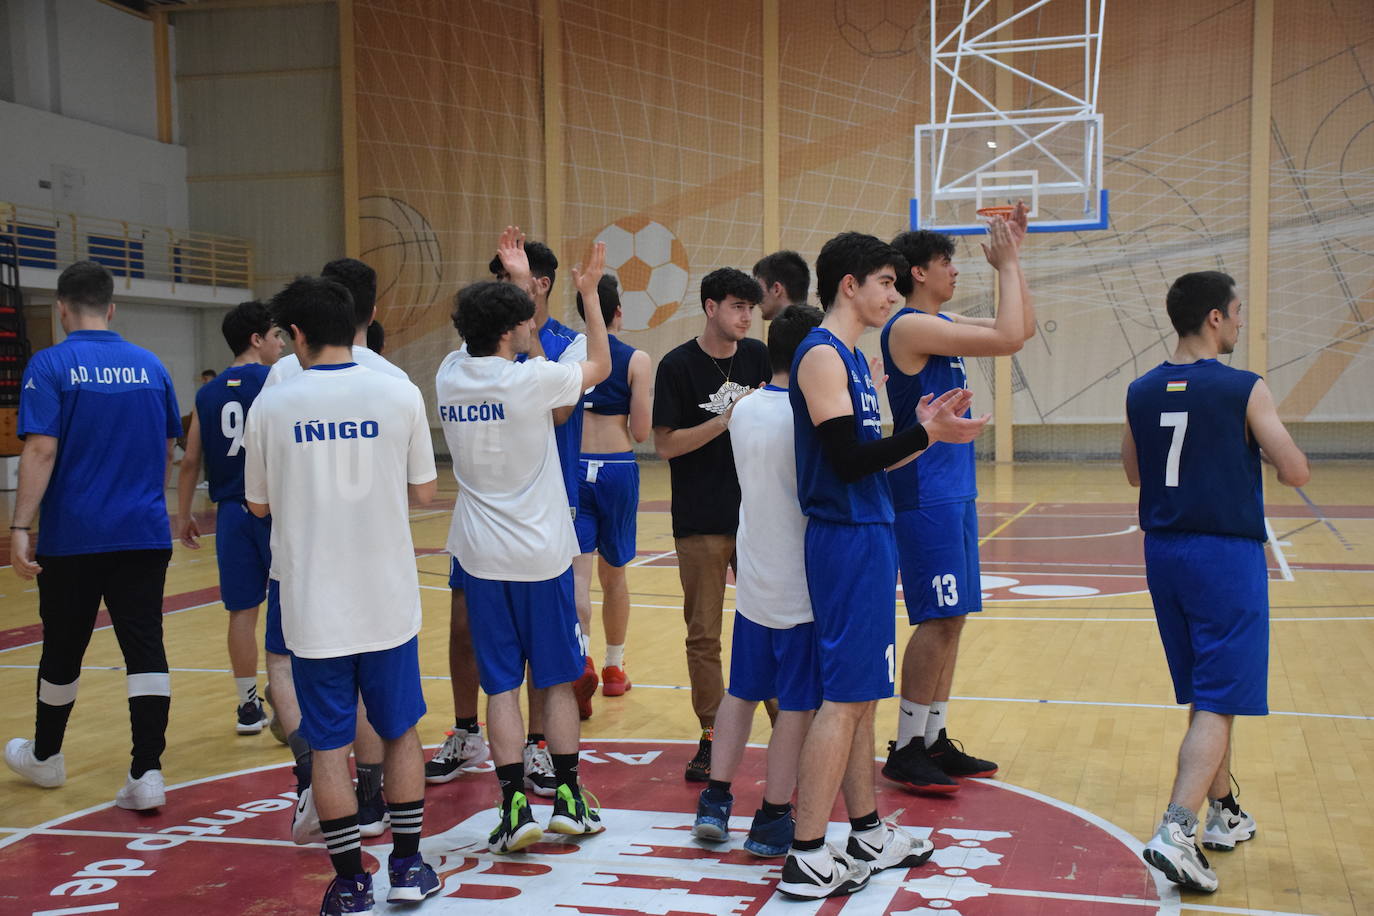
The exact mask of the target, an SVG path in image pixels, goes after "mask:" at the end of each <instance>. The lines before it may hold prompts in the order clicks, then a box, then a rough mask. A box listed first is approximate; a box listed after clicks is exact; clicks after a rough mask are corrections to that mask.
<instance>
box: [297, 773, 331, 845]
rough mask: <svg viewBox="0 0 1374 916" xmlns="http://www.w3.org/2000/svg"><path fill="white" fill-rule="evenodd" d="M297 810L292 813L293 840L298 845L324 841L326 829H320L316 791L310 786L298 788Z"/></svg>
mask: <svg viewBox="0 0 1374 916" xmlns="http://www.w3.org/2000/svg"><path fill="white" fill-rule="evenodd" d="M297 792H298V793H299V794H298V796H297V798H296V810H295V812H294V813H293V814H292V815H291V840H292V842H294V843H295V844H296V845H297V846H308V845H309V844H311V843H323V842H324V831H323V830H321V829H320V813H319V812H318V811H316V810H315V793H313V792H311V791H310V787H309V786H306V787H305V788H303V789H298V790H297Z"/></svg>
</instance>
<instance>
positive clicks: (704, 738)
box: [683, 727, 716, 782]
mask: <svg viewBox="0 0 1374 916" xmlns="http://www.w3.org/2000/svg"><path fill="white" fill-rule="evenodd" d="M715 731H716V730H715V729H714V728H709V727H708V728H703V729H702V730H701V740H700V741H698V742H697V754H696V756H695V757H693V758H692V759H691V760H689V761H688V762H687V772H686V773H684V774H683V776H684V778H685V779H686V780H687V781H688V782H708V781H709V780H710V779H711V739H712V738H713V737H714V736H715Z"/></svg>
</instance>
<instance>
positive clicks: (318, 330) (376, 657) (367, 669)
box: [244, 277, 440, 916]
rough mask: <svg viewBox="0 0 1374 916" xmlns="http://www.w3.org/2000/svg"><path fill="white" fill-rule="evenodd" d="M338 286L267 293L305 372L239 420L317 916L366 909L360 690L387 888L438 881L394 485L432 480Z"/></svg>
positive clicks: (430, 459) (409, 575)
mask: <svg viewBox="0 0 1374 916" xmlns="http://www.w3.org/2000/svg"><path fill="white" fill-rule="evenodd" d="M351 305H352V301H351V297H350V295H349V294H348V291H347V290H346V289H344V288H343V287H342V286H341V285H340V284H338V283H335V282H333V281H330V280H326V279H323V278H310V277H307V278H301V279H298V280H296V281H295V282H293V283H291V284H290V285H289V286H287V287H286V288H285V289H284V290H283V291H282V292H280V293H278V294H277V296H276V297H275V298H274V299H273V300H272V311H273V316H274V318H275V321H276V323H277V324H278V326H280V327H286V328H289V329H290V331H291V336H292V338H293V339H294V340H295V341H296V345H297V353H298V356H299V358H300V362H301V364H302V366H304V367H305V368H304V371H303V372H302V373H301V375H300V376H298V377H296V378H294V379H292V380H290V381H289V382H287V383H285V384H281V385H277V386H274V387H272V388H269V389H266V390H264V391H263V393H262V394H261V395H259V396H258V399H257V400H256V401H255V402H254V404H253V409H252V410H251V411H250V412H249V415H248V422H247V426H246V428H245V431H244V448H245V452H246V456H245V461H244V498H245V500H246V502H247V503H248V508H249V509H250V511H252V512H253V514H254V515H257V516H259V517H265V516H266V515H267V514H268V513H269V512H271V513H272V514H273V516H274V517H273V525H272V577H273V578H274V579H275V580H276V581H277V582H279V583H280V601H281V625H282V635H283V637H284V639H285V642H286V646H287V648H289V650H290V651H291V653H292V657H291V666H292V669H293V675H294V684H295V690H296V698H297V701H298V702H299V704H300V707H301V724H300V729H301V733H302V734H303V735H304V736H305V738H306V740H307V741H308V742H309V744H310V747H311V749H312V754H313V769H314V774H313V775H314V780H313V783H312V786H311V793H312V794H313V796H314V802H315V807H316V810H317V811H318V812H319V818H320V828H321V831H322V833H323V834H324V839H325V843H326V845H327V846H328V848H329V853H330V859H331V861H332V863H333V865H334V870H335V872H336V874H337V877H336V878H335V880H334V881H333V882H332V883H331V884H330V886H329V890H328V891H327V892H326V894H325V899H324V903H323V904H322V906H321V910H320V912H321V913H322V914H326V916H329V914H334V913H358V912H367V911H369V910H370V909H371V903H372V886H371V885H372V880H371V877H370V876H369V875H368V874H367V872H366V871H365V869H364V868H363V861H362V851H361V845H360V844H361V836H360V832H359V824H358V800H357V797H356V795H355V794H354V791H353V784H352V780H351V778H350V776H349V772H348V755H349V751H350V749H351V746H352V744H353V740H354V735H355V733H356V730H357V721H356V719H357V710H358V702H357V700H358V697H359V695H361V696H362V697H363V699H364V700H365V701H366V703H367V716H368V718H369V719H370V720H371V722H372V725H373V727H374V728H375V729H376V732H377V734H378V735H379V736H380V737H381V739H382V742H383V749H384V753H383V761H384V766H385V768H386V782H387V787H388V791H389V793H390V795H391V796H392V798H391V801H390V802H389V809H390V815H391V827H392V839H393V843H392V852H391V856H390V858H389V860H388V873H389V879H390V890H389V892H388V894H387V899H388V900H390V901H400V900H409V901H414V900H422V899H424V898H425V897H427V896H430V895H431V894H434V893H437V892H438V890H439V887H440V883H439V880H438V878H437V877H436V876H435V873H434V870H433V869H432V868H431V867H430V866H428V865H427V864H425V862H424V860H423V859H421V857H420V854H419V843H420V830H421V823H422V820H423V812H424V758H423V755H422V753H421V749H420V740H419V738H418V737H417V736H416V733H415V724H416V723H417V722H418V721H419V720H420V717H421V716H423V715H424V713H425V702H424V695H423V693H422V691H421V688H420V665H419V653H418V648H417V638H416V637H417V634H418V633H419V630H420V619H421V614H420V593H419V580H418V574H417V571H416V568H415V552H414V544H413V542H412V540H411V534H410V510H409V503H408V500H407V493H409V495H410V496H412V497H414V498H415V499H416V501H417V502H419V503H421V504H425V503H428V502H429V500H430V499H432V498H433V496H434V491H435V487H436V483H435V477H436V475H435V470H434V451H433V448H432V446H431V444H430V434H429V422H428V419H427V417H426V415H425V404H424V398H423V397H422V396H421V395H420V391H419V389H418V388H416V387H415V386H414V385H412V384H410V383H409V382H407V381H404V380H401V379H396V378H391V377H389V376H386V375H383V374H382V373H380V372H375V371H373V370H370V369H366V368H363V367H362V366H359V365H358V364H357V363H354V362H353V361H352V360H351V358H350V355H351V354H350V351H349V343H350V342H351V340H352V337H353V331H354V323H353V321H352V313H351V309H350V306H351Z"/></svg>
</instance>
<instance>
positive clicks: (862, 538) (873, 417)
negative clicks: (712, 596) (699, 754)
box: [789, 328, 897, 703]
mask: <svg viewBox="0 0 1374 916" xmlns="http://www.w3.org/2000/svg"><path fill="white" fill-rule="evenodd" d="M815 347H831V348H833V349H834V350H835V352H837V353H838V354H839V355H840V358H841V359H842V360H843V361H844V365H845V369H846V370H847V372H848V375H849V398H850V402H851V403H852V405H853V407H854V425H855V432H856V434H857V438H858V440H859V441H861V442H866V441H873V440H877V439H881V438H882V417H881V416H880V415H879V413H878V392H877V390H876V389H875V388H874V387H873V379H872V378H871V377H870V376H869V372H868V362H867V360H866V359H865V358H864V355H863V353H862V352H861V351H860V350H858V349H854V350H850V349H849V348H848V347H846V346H845V345H844V343H843V342H842V341H841V340H840V339H839V338H837V337H836V336H835V335H834V334H832V333H831V332H830V331H829V330H828V329H826V328H813V329H812V330H811V332H810V333H809V334H807V336H806V338H805V339H804V340H803V341H802V343H801V346H799V347H798V348H797V354H796V356H795V357H794V358H793V361H792V378H793V380H794V384H793V386H792V388H791V390H790V391H789V397H790V399H791V402H792V414H793V416H792V422H793V431H794V436H795V440H794V442H795V447H796V452H797V496H798V497H799V499H800V501H801V508H802V512H803V513H804V514H805V515H806V550H805V552H806V584H807V589H808V591H809V593H810V596H811V609H812V613H813V614H814V615H815V622H816V644H817V649H818V654H819V656H820V666H821V683H822V690H823V696H824V699H826V700H831V701H835V702H844V703H858V702H864V701H867V700H880V699H883V698H884V697H890V696H892V688H893V683H894V677H895V674H896V655H895V653H896V636H897V634H896V623H895V621H894V619H893V616H894V612H895V611H896V604H897V599H896V589H897V547H896V543H895V541H894V539H893V533H892V519H893V511H892V491H891V490H890V489H889V487H888V481H887V475H886V474H884V473H881V472H879V473H875V474H869V475H867V476H865V477H863V478H861V479H860V480H858V481H856V482H854V483H845V482H844V481H843V480H841V479H840V477H839V475H837V474H836V473H835V470H834V468H833V467H832V466H831V464H830V461H829V459H828V458H827V457H826V456H825V453H824V451H823V449H822V447H821V441H820V437H819V436H818V435H817V433H816V428H815V427H814V426H813V425H812V423H811V416H810V414H809V412H808V410H807V405H806V397H805V395H803V394H802V390H801V387H800V386H798V385H796V384H795V379H796V378H797V367H798V366H800V365H801V361H802V358H803V357H805V356H806V354H807V353H809V352H810V351H811V350H812V349H813V348H815Z"/></svg>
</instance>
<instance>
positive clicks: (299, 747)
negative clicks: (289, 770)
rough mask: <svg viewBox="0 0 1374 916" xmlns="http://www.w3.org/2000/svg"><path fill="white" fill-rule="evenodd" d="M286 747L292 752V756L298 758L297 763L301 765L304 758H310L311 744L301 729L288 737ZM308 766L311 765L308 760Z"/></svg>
mask: <svg viewBox="0 0 1374 916" xmlns="http://www.w3.org/2000/svg"><path fill="white" fill-rule="evenodd" d="M286 746H287V748H288V749H289V750H290V751H291V756H292V757H295V758H296V763H300V762H301V759H302V758H308V757H309V756H310V742H309V741H306V740H305V736H304V735H302V734H301V730H300V729H299V728H298V729H296V730H295V731H293V732H292V733H291V734H289V735H287V736H286ZM306 765H307V766H308V765H309V761H308V760H307V761H306Z"/></svg>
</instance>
